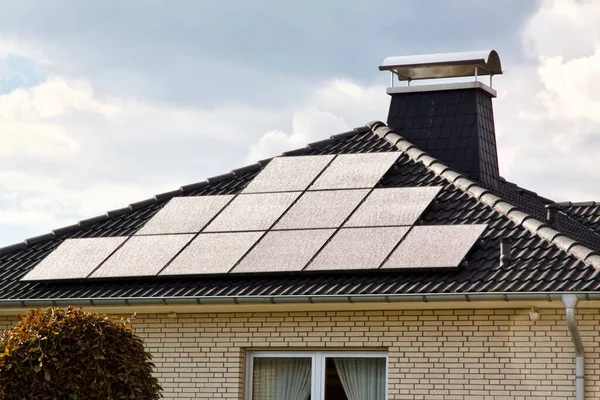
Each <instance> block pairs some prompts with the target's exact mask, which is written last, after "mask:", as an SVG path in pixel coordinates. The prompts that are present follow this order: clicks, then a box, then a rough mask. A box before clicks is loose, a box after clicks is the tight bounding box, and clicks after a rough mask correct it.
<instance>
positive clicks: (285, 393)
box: [252, 357, 312, 400]
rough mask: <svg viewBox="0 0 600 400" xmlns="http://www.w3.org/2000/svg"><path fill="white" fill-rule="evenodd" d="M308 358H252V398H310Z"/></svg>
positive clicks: (254, 399)
mask: <svg viewBox="0 0 600 400" xmlns="http://www.w3.org/2000/svg"><path fill="white" fill-rule="evenodd" d="M311 362H312V360H311V359H310V358H306V357H305V358H275V357H256V358H254V372H253V376H252V399H253V400H308V399H310V398H311V393H310V386H311V375H312V372H311Z"/></svg>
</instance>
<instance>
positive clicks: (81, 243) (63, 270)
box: [21, 237, 127, 281]
mask: <svg viewBox="0 0 600 400" xmlns="http://www.w3.org/2000/svg"><path fill="white" fill-rule="evenodd" d="M126 239H127V238H126V237H108V238H86V239H67V240H65V241H64V242H62V243H61V244H60V246H58V247H57V248H56V249H55V250H54V251H53V252H52V253H50V254H49V255H48V256H47V257H46V258H44V259H43V260H42V261H41V262H40V263H39V264H38V265H37V266H36V267H35V268H34V269H33V270H31V271H30V272H29V273H28V274H27V275H25V276H24V277H23V278H22V279H21V280H24V281H37V280H52V279H76V278H85V277H87V276H88V275H89V274H90V272H92V271H93V270H94V269H95V268H96V267H97V266H98V265H99V264H100V263H101V262H102V261H104V260H105V259H106V258H107V257H108V256H110V254H111V253H112V252H113V251H115V250H116V249H117V247H119V246H120V245H121V244H122V243H123V242H124V241H125V240H126Z"/></svg>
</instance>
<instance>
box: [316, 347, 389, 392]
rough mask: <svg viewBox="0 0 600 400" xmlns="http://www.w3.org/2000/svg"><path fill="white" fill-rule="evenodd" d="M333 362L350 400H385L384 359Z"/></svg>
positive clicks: (342, 359) (339, 359) (337, 359)
mask: <svg viewBox="0 0 600 400" xmlns="http://www.w3.org/2000/svg"><path fill="white" fill-rule="evenodd" d="M333 362H334V365H335V369H336V371H337V375H338V377H339V380H340V382H341V384H342V387H343V389H344V394H345V396H346V398H347V399H348V400H385V378H386V371H385V359H384V358H345V357H340V358H334V359H333ZM331 382H333V380H332V381H331ZM326 392H327V388H326Z"/></svg>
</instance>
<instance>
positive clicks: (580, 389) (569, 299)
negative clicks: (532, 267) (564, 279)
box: [562, 294, 585, 400]
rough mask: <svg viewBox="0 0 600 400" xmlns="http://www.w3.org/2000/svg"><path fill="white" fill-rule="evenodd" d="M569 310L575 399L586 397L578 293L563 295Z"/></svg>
mask: <svg viewBox="0 0 600 400" xmlns="http://www.w3.org/2000/svg"><path fill="white" fill-rule="evenodd" d="M562 301H563V303H565V309H566V312H567V327H568V328H569V334H570V335H571V340H572V341H573V347H574V348H575V399H576V400H584V399H585V349H584V348H583V342H582V341H581V335H580V334H579V328H578V327H577V311H576V308H577V303H579V298H578V297H577V295H576V294H564V295H563V297H562Z"/></svg>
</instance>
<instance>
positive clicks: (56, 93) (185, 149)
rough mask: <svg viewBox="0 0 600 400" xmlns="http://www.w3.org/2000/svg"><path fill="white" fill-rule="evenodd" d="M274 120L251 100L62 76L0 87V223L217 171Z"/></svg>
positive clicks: (35, 220)
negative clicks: (128, 94) (187, 96)
mask: <svg viewBox="0 0 600 400" xmlns="http://www.w3.org/2000/svg"><path fill="white" fill-rule="evenodd" d="M277 124H280V119H279V117H278V116H277V114H275V113H274V112H272V111H270V110H267V109H261V108H258V107H249V106H245V105H236V104H230V105H223V106H221V107H219V108H214V109H205V108H194V107H181V106H180V107H177V106H173V105H166V104H160V103H152V102H145V101H141V100H138V99H133V98H121V97H106V96H100V95H98V94H97V93H96V91H95V90H94V87H93V86H92V85H91V84H90V83H89V82H87V81H84V80H81V79H70V78H66V77H61V76H50V77H48V78H47V79H46V80H45V81H43V82H41V83H40V84H38V85H34V86H32V87H21V88H18V89H16V90H13V91H11V92H10V93H7V94H4V95H0V142H2V146H1V147H0V228H2V227H4V228H5V229H11V230H14V229H15V227H16V228H19V229H18V230H19V232H27V233H28V234H38V233H42V232H44V231H48V230H49V229H53V228H56V227H59V226H62V225H66V224H71V223H74V222H76V221H77V220H79V219H83V218H87V217H90V216H93V215H98V214H101V213H103V212H105V211H106V210H108V209H113V208H119V207H123V206H125V205H126V204H128V203H131V202H135V201H139V200H141V199H144V198H148V197H151V196H152V195H154V194H156V193H160V192H163V191H167V190H173V189H176V188H177V187H178V186H180V185H183V184H187V183H192V182H197V181H200V180H202V179H204V178H206V175H205V174H209V175H217V174H220V173H222V172H223V171H224V170H225V171H226V170H229V169H231V168H232V167H233V166H235V165H239V164H240V162H241V160H242V159H243V157H244V154H245V151H246V149H247V146H248V144H249V143H251V142H252V141H254V138H256V137H258V136H259V135H260V134H261V133H262V132H264V131H265V130H267V129H268V128H269V127H271V126H273V125H277ZM4 236H5V235H0V238H3V237H4ZM19 239H22V238H14V239H13V240H9V241H17V240H19Z"/></svg>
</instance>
